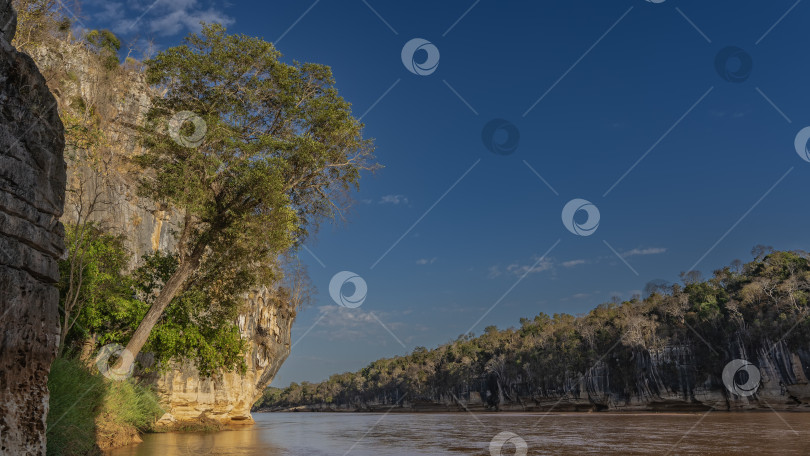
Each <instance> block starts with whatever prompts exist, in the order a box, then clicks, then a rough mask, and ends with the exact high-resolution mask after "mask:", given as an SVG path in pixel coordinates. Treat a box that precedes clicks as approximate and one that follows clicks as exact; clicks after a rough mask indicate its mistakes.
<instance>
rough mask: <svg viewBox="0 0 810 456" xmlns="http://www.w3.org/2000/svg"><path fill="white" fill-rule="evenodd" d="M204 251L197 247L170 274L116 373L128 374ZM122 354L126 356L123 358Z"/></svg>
mask: <svg viewBox="0 0 810 456" xmlns="http://www.w3.org/2000/svg"><path fill="white" fill-rule="evenodd" d="M204 251H205V247H204V246H201V245H198V246H197V247H196V248H195V249H194V251H193V252H192V254H191V255H190V256H189V257H188V258H187V259H186V261H184V262H183V263H181V264H180V265H179V266H178V268H177V271H175V272H174V274H172V276H171V277H170V278H169V280H168V281H167V282H166V284H165V285H164V286H163V289H161V290H160V294H159V295H158V296H157V298H156V299H155V302H154V304H152V307H150V308H149V311H147V312H146V316H144V317H143V320H141V323H140V324H139V325H138V329H136V330H135V332H134V333H133V334H132V338H131V339H130V340H129V343H127V346H126V349H125V350H124V353H122V356H120V357H119V359H118V362H117V363H116V365H115V370H116V371H117V372H129V369H130V367H131V366H132V364H133V363H134V362H135V358H136V357H137V356H138V353H140V352H141V349H142V348H143V346H144V344H146V340H147V339H148V338H149V334H150V333H151V332H152V328H154V327H155V325H156V324H157V322H158V320H160V317H161V315H163V311H165V310H166V307H168V306H169V303H171V302H172V299H174V297H175V296H177V293H178V292H180V290H181V289H182V287H183V284H185V283H186V280H188V278H189V277H191V275H192V274H193V273H194V271H196V270H197V268H198V267H199V265H200V259H201V258H202V254H203V252H204ZM124 354H126V355H127V356H124Z"/></svg>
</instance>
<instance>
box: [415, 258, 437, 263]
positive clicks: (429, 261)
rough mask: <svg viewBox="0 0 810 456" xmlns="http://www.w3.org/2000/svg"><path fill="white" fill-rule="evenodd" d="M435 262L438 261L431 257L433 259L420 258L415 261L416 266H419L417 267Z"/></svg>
mask: <svg viewBox="0 0 810 456" xmlns="http://www.w3.org/2000/svg"><path fill="white" fill-rule="evenodd" d="M436 260H438V258H436V257H433V258H420V259H418V260H416V264H419V265H425V264H433V263H435V262H436Z"/></svg>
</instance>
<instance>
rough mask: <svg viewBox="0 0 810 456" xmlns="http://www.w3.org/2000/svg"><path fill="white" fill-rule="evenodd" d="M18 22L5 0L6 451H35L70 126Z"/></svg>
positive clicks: (1, 340) (0, 259)
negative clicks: (21, 41)
mask: <svg viewBox="0 0 810 456" xmlns="http://www.w3.org/2000/svg"><path fill="white" fill-rule="evenodd" d="M15 28H16V15H15V14H14V12H13V10H12V7H11V2H10V0H0V454H14V455H35V454H45V418H46V415H47V413H48V385H47V382H48V373H49V371H50V366H51V362H52V361H53V359H54V358H55V357H56V350H57V345H58V338H59V321H58V315H59V314H58V311H57V308H58V305H59V293H58V291H57V289H56V286H55V283H56V281H57V280H58V278H59V274H58V269H57V262H56V261H57V259H58V258H59V257H60V256H61V255H62V253H63V250H64V245H63V236H64V230H63V228H62V225H61V224H60V223H59V217H60V216H61V215H62V209H63V205H64V196H65V161H64V159H63V156H62V153H63V149H64V131H63V128H62V123H61V122H60V120H59V116H58V113H57V110H56V100H55V99H54V97H53V96H52V95H51V93H50V91H49V90H48V87H47V86H46V84H45V79H44V78H43V77H42V75H41V74H40V73H39V71H38V69H37V66H36V65H35V64H34V61H33V60H31V58H29V57H28V56H27V55H25V54H23V53H20V52H17V50H16V49H14V47H12V46H11V44H10V42H11V40H12V38H13V37H14V31H15Z"/></svg>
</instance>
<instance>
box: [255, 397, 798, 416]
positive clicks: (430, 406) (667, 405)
mask: <svg viewBox="0 0 810 456" xmlns="http://www.w3.org/2000/svg"><path fill="white" fill-rule="evenodd" d="M719 396H721V395H719ZM763 402H764V401H763ZM709 410H714V411H726V412H756V411H780V412H810V404H808V403H805V402H798V401H795V400H794V398H792V397H784V399H783V400H782V401H777V400H773V398H771V397H769V398H768V401H767V402H764V403H762V402H760V401H757V400H745V401H741V400H739V399H736V400H723V398H722V397H716V398H713V400H706V401H693V402H687V401H678V400H665V399H660V400H657V401H651V402H648V403H643V404H642V403H632V402H628V403H623V404H620V403H593V402H590V401H589V400H583V399H579V400H573V399H559V398H553V399H549V400H546V401H534V400H526V401H522V402H521V403H516V404H501V405H499V406H495V407H492V406H488V405H485V404H482V403H465V402H463V401H453V402H447V403H430V402H408V401H403V402H402V403H400V404H362V405H351V406H350V405H340V406H338V405H334V404H316V405H299V406H295V407H261V408H257V409H255V410H253V411H252V413H278V412H295V413H298V412H310V413H317V412H333V413H369V412H370V413H378V412H385V413H465V412H468V413H496V414H497V413H549V412H557V413H614V412H616V413H625V412H626V413H701V412H707V411H709Z"/></svg>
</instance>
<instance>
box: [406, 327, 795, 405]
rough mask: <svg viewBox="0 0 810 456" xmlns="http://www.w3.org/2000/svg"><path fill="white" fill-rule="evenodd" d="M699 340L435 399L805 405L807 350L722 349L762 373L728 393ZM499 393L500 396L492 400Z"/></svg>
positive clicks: (780, 345)
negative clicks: (625, 360)
mask: <svg viewBox="0 0 810 456" xmlns="http://www.w3.org/2000/svg"><path fill="white" fill-rule="evenodd" d="M699 343H700V342H699V341H697V342H695V344H694V345H678V346H669V347H665V348H663V349H659V350H651V351H647V350H638V351H636V352H634V355H633V360H632V364H630V365H627V364H625V365H621V362H620V361H619V360H614V359H611V358H610V356H608V357H606V358H605V359H604V360H602V361H600V362H599V363H597V364H596V365H594V366H593V367H592V368H590V369H589V370H588V371H587V372H585V373H584V374H576V373H571V375H570V376H569V378H568V380H567V381H566V382H565V384H560V385H553V386H552V387H551V388H549V389H548V390H545V391H539V392H538V391H535V392H534V393H532V392H529V391H523V390H522V389H521V385H519V384H518V385H510V386H508V387H504V388H503V389H502V390H501V391H503V390H506V391H507V394H505V395H504V394H501V393H500V392H499V389H498V386H497V383H496V382H489V383H488V384H485V385H486V386H484V387H483V388H482V389H481V390H480V391H472V392H469V393H467V394H461V395H460V397H461V398H462V399H461V404H456V403H455V401H453V400H451V399H450V398H445V400H443V401H440V402H441V403H442V404H443V405H444V406H446V407H456V406H458V405H461V406H466V407H468V408H476V407H480V408H484V407H485V404H486V402H489V404H490V405H491V406H496V407H497V408H498V409H500V410H507V411H515V410H523V411H533V410H550V409H551V410H555V411H589V410H613V411H621V410H623V411H696V410H709V409H714V410H727V411H734V410H755V409H761V410H774V409H775V410H810V383H808V375H810V352H808V351H807V350H803V349H796V350H791V349H789V347H788V346H787V344H786V343H785V342H783V341H779V342H777V343H774V342H772V341H767V340H765V341H761V343H760V344H758V345H757V346H755V347H746V346H744V345H742V344H735V345H734V346H730V347H726V349H727V351H728V353H729V354H732V357H733V358H735V359H746V360H749V361H750V362H751V363H752V364H753V366H754V368H753V370H752V372H753V371H756V372H757V373H758V374H759V375H760V378H761V381H760V382H759V383H758V384H757V385H753V384H752V389H751V394H750V395H749V394H747V392H746V393H745V394H736V393H732V392H731V391H730V390H729V388H728V387H727V383H726V382H724V379H723V378H722V372H723V366H722V365H719V366H717V369H709V371H707V369H706V367H705V363H704V362H702V361H700V359H699V358H703V359H705V356H707V355H708V353H707V352H708V350H709V349H708V348H707V347H706V346H705V345H697V344H699ZM715 371H716V372H715ZM741 375H742V374H741V373H738V375H737V376H736V377H732V382H735V383H732V384H731V386H732V388H733V387H734V385H735V384H736V385H740V384H744V383H745V382H746V381H747V379H748V378H749V377H747V375H748V374H745V375H746V376H744V377H742V376H741ZM497 397H500V401H497V400H492V398H497ZM482 398H483V400H482ZM487 398H490V400H489V401H487V400H486V399H487ZM510 398H511V399H510ZM498 402H500V403H498ZM495 404H496V405H495ZM406 405H411V406H412V405H413V404H406Z"/></svg>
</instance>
